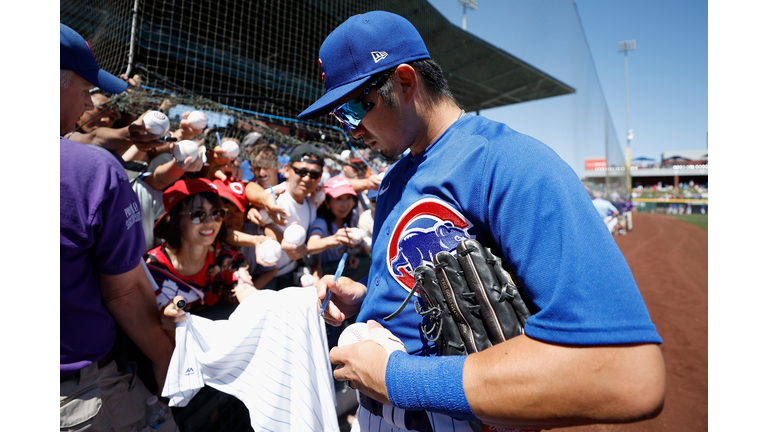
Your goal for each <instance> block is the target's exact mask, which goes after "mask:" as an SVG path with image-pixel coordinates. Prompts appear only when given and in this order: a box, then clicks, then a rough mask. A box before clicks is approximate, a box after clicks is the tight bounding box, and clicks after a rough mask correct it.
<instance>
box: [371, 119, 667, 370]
mask: <svg viewBox="0 0 768 432" xmlns="http://www.w3.org/2000/svg"><path fill="white" fill-rule="evenodd" d="M464 238H475V239H477V240H478V241H480V243H481V244H483V245H485V246H487V247H490V248H492V249H493V250H494V252H495V253H496V254H499V253H500V254H501V255H502V256H503V258H504V261H505V262H506V263H507V264H508V265H509V266H510V267H511V269H512V270H513V271H514V272H515V273H516V274H517V275H518V278H519V279H520V281H521V283H522V285H523V288H524V290H525V292H526V293H527V294H528V296H529V297H530V299H531V300H532V302H533V303H534V304H535V306H536V310H535V311H532V312H535V315H533V316H532V317H531V318H529V319H528V322H527V323H526V326H525V333H526V334H527V335H528V336H530V337H533V338H536V339H540V340H544V341H549V342H554V343H563V344H576V345H591V344H598V345H605V344H622V343H644V342H651V343H660V342H661V338H660V337H659V335H658V333H657V332H656V327H655V326H654V325H653V323H652V322H651V319H650V316H649V314H648V310H647V308H646V306H645V303H644V302H643V299H642V297H641V296H640V292H639V291H638V288H637V285H636V284H635V281H634V278H633V277H632V273H631V272H630V270H629V266H628V265H627V263H626V261H625V260H624V257H623V256H622V254H621V252H620V251H619V248H618V247H617V246H616V243H615V241H614V240H613V238H612V237H611V235H610V233H608V231H607V230H606V229H605V224H604V223H603V221H602V219H601V218H600V217H599V216H598V214H597V212H596V211H595V208H594V206H593V205H592V201H591V199H590V197H589V196H588V194H587V192H586V190H585V189H584V186H583V185H582V184H581V182H580V181H579V179H578V177H577V176H576V173H575V172H574V171H573V170H572V169H571V168H570V167H569V166H568V165H567V164H566V163H565V162H564V161H563V160H562V159H561V158H560V157H559V156H557V154H556V153H555V152H554V151H552V149H550V148H549V147H547V146H545V145H544V144H542V143H541V142H539V141H537V140H535V139H533V138H531V137H529V136H526V135H523V134H520V133H518V132H516V131H514V130H512V129H510V128H509V127H507V126H506V125H504V124H501V123H497V122H494V121H491V120H488V119H485V118H483V117H479V116H469V115H467V116H464V117H462V118H461V119H459V120H458V121H456V122H455V123H454V124H453V125H451V127H449V128H448V129H447V130H446V131H445V133H444V134H443V135H442V136H440V137H439V138H438V139H437V140H436V141H435V142H433V143H432V144H431V145H430V146H429V147H428V148H427V149H426V150H425V151H423V152H422V153H421V154H419V155H417V156H413V155H412V154H410V153H409V154H408V155H406V156H405V157H403V158H402V159H401V160H399V161H398V162H397V163H395V164H394V165H392V167H390V169H389V170H388V171H387V174H386V176H385V177H384V179H383V180H382V182H381V185H380V186H379V191H378V201H377V204H376V216H375V223H374V231H373V239H374V240H373V251H372V262H371V270H370V273H369V276H368V279H367V280H363V281H361V282H363V283H365V284H366V286H367V288H368V294H367V296H366V298H365V301H364V302H363V304H362V307H361V310H360V313H359V314H358V318H357V321H359V322H365V321H366V320H369V319H374V320H376V321H378V322H380V323H382V324H383V325H384V326H385V327H387V328H388V329H389V330H390V331H392V333H393V334H394V335H395V336H397V337H399V338H400V339H401V340H402V341H403V342H404V343H405V346H406V349H407V350H408V352H409V353H411V354H420V355H431V354H433V353H434V352H435V351H434V345H433V344H431V343H428V342H427V341H426V339H425V338H424V336H423V334H422V333H421V331H420V328H419V327H420V324H422V323H424V322H426V321H425V320H426V318H422V317H421V316H420V315H419V314H418V313H417V312H416V310H415V308H414V306H413V304H411V305H409V306H407V307H406V308H405V309H404V310H403V312H402V313H400V315H398V316H397V317H395V318H394V319H392V320H391V321H389V322H384V320H383V318H384V317H385V316H388V315H390V314H391V313H392V312H394V311H395V310H396V309H397V308H398V307H399V306H400V304H401V303H402V302H403V300H404V299H405V297H406V296H407V295H408V293H409V291H410V290H411V288H412V287H413V285H414V277H413V273H414V270H415V269H416V267H418V266H420V265H426V266H433V264H432V258H433V257H434V255H435V254H436V253H437V252H439V251H450V252H452V253H454V254H455V250H456V246H457V245H458V244H459V242H461V240H462V239H464ZM412 300H415V297H414V298H413V299H412ZM411 303H413V301H411Z"/></svg>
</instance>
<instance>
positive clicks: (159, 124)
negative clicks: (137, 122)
mask: <svg viewBox="0 0 768 432" xmlns="http://www.w3.org/2000/svg"><path fill="white" fill-rule="evenodd" d="M141 121H142V122H143V123H144V126H149V131H148V132H149V133H151V134H154V135H160V136H165V134H167V133H168V130H169V129H171V121H170V120H168V117H167V116H166V115H165V114H163V113H161V112H160V111H150V112H148V113H146V114H145V115H144V117H143V118H142V119H141Z"/></svg>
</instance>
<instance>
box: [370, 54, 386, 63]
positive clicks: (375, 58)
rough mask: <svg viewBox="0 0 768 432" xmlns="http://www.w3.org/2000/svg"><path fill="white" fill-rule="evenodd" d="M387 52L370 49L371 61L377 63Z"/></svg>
mask: <svg viewBox="0 0 768 432" xmlns="http://www.w3.org/2000/svg"><path fill="white" fill-rule="evenodd" d="M388 55H389V54H387V52H386V51H371V56H373V62H374V63H378V62H380V61H382V60H384V59H385V58H386V57H387V56H388Z"/></svg>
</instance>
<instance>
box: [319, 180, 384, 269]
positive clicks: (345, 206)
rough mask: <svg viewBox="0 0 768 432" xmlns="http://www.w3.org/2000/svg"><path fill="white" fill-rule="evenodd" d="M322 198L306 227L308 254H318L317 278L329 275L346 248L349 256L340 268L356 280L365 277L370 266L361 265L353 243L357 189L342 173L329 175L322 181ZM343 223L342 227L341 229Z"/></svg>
mask: <svg viewBox="0 0 768 432" xmlns="http://www.w3.org/2000/svg"><path fill="white" fill-rule="evenodd" d="M324 192H325V201H324V202H323V203H322V204H321V205H320V207H319V208H318V209H317V218H315V221H314V222H313V223H312V226H311V227H310V228H309V240H307V248H308V249H309V253H311V254H313V255H316V254H320V266H318V267H319V269H317V270H318V271H317V274H316V275H317V277H322V276H323V275H325V274H333V273H334V272H335V271H336V267H337V266H338V264H339V260H341V256H342V255H343V254H344V251H345V249H347V252H348V256H349V258H348V259H347V262H346V265H345V267H344V273H343V274H344V276H346V277H349V278H350V279H353V280H358V279H360V278H361V277H363V276H365V274H366V273H367V272H368V267H369V266H370V261H368V265H367V266H365V265H363V266H361V265H360V264H361V262H360V258H359V257H358V256H357V254H358V249H357V248H356V245H357V243H356V242H354V241H353V239H354V238H355V236H354V233H353V228H354V227H356V226H357V212H356V211H355V207H357V200H358V196H357V192H355V189H354V187H353V186H352V182H350V181H349V179H348V178H346V177H345V176H343V175H337V176H335V177H331V178H330V179H328V181H327V182H325V187H324ZM345 226H346V228H345Z"/></svg>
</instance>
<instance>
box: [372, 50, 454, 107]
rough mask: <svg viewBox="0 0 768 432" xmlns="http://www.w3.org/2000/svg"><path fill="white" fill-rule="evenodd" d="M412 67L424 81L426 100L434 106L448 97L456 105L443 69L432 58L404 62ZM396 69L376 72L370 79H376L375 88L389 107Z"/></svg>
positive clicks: (391, 102) (391, 101)
mask: <svg viewBox="0 0 768 432" xmlns="http://www.w3.org/2000/svg"><path fill="white" fill-rule="evenodd" d="M406 64H408V65H410V66H411V67H413V69H414V70H416V72H418V73H419V74H421V76H422V77H423V78H424V82H425V83H426V89H427V91H426V95H427V102H428V103H429V104H430V105H431V106H434V105H435V104H437V103H438V102H439V101H440V99H443V98H448V99H450V100H451V101H453V103H455V104H456V105H458V102H456V99H454V97H453V94H451V89H450V88H448V81H446V79H445V76H444V75H443V70H442V69H441V68H440V65H439V64H437V62H435V61H434V60H432V59H423V60H414V61H412V62H408V63H406ZM396 69H397V66H395V67H393V68H391V69H387V70H385V71H383V72H379V73H378V74H376V75H374V76H373V79H372V81H378V84H377V87H378V89H377V90H376V91H377V92H378V94H379V96H381V98H382V99H384V102H385V103H386V104H387V105H389V106H390V107H393V108H394V106H395V98H394V97H392V86H393V85H394V79H393V77H394V76H395V70H396Z"/></svg>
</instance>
